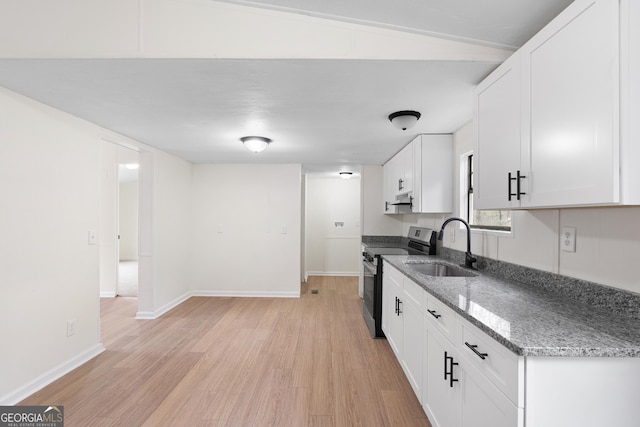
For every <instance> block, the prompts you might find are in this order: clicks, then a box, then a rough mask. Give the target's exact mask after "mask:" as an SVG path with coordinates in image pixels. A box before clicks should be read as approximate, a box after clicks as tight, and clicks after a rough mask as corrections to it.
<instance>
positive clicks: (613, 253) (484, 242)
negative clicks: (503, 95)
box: [403, 124, 640, 292]
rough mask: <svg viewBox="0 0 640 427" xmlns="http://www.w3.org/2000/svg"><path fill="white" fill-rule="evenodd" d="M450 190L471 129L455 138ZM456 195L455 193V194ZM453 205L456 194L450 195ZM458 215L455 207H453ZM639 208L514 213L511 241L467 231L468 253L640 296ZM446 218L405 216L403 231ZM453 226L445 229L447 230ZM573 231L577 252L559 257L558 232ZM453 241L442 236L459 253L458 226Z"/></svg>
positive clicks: (462, 233) (462, 245) (461, 241)
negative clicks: (639, 258) (639, 264)
mask: <svg viewBox="0 0 640 427" xmlns="http://www.w3.org/2000/svg"><path fill="white" fill-rule="evenodd" d="M454 146H455V155H454V166H455V167H454V170H455V171H456V172H454V177H453V179H454V180H455V186H454V189H459V188H460V187H459V179H458V172H457V171H458V170H459V163H460V161H459V156H460V155H462V154H463V153H466V152H468V151H470V150H472V147H473V142H472V136H471V124H468V125H466V126H464V127H463V128H461V129H460V130H459V131H458V132H456V133H455V135H454ZM454 191H456V190H454ZM454 200H458V195H457V194H456V195H455V196H454ZM455 212H456V213H455V215H456V216H458V212H459V210H458V206H457V204H456V207H455ZM639 218H640V207H608V208H580V209H541V210H530V211H513V212H512V224H513V235H512V236H502V237H501V236H500V235H498V234H495V233H493V234H492V233H482V232H475V231H474V232H472V237H471V242H472V252H473V253H475V254H478V255H482V256H485V257H489V258H493V259H498V260H501V261H507V262H510V263H514V264H520V265H524V266H527V267H532V268H536V269H539V270H543V271H549V272H552V273H559V274H563V275H567V276H570V277H576V278H579V279H583V280H589V281H593V282H596V283H600V284H604V285H608V286H612V287H615V288H619V289H625V290H629V291H633V292H640V279H638V274H637V265H636V264H637V255H638V254H639V253H640V227H639V226H638V219H639ZM445 219H446V216H438V215H404V216H403V222H404V227H403V228H404V230H403V232H406V231H407V229H408V227H409V225H413V224H419V225H423V226H429V227H433V228H436V229H440V226H441V224H442V222H443V221H444V220H445ZM453 226H454V224H450V225H448V226H447V230H449V229H450V228H451V227H453ZM563 226H573V227H576V229H577V233H576V234H577V238H576V252H575V253H571V252H562V251H560V250H559V247H560V230H561V228H562V227H563ZM453 229H455V230H456V237H455V242H451V241H450V233H446V237H445V242H444V245H445V246H447V247H451V248H454V249H458V250H461V251H464V250H465V248H466V231H464V230H463V229H460V228H458V227H453Z"/></svg>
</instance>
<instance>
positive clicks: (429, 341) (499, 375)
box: [382, 262, 523, 427]
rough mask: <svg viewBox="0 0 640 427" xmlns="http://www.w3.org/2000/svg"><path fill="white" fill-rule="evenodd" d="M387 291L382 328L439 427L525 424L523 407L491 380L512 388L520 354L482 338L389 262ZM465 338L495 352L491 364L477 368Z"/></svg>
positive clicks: (385, 277) (385, 269) (385, 275)
mask: <svg viewBox="0 0 640 427" xmlns="http://www.w3.org/2000/svg"><path fill="white" fill-rule="evenodd" d="M382 292H383V314H382V315H383V318H382V329H383V331H384V333H385V335H386V337H387V340H388V342H389V345H390V346H391V348H392V349H393V352H394V353H395V355H396V357H397V358H398V361H399V362H400V365H401V366H402V369H403V371H404V373H405V375H406V376H407V379H408V380H409V383H410V384H411V387H412V388H413V391H414V392H415V394H416V396H417V397H418V399H419V400H420V402H421V404H422V406H423V408H424V410H425V413H426V414H427V416H428V417H429V420H430V421H431V423H432V424H433V426H434V427H502V426H505V427H507V426H508V427H521V426H523V422H522V419H523V416H522V414H523V411H522V409H520V408H518V407H517V406H516V404H515V403H513V402H512V401H511V400H510V399H509V398H508V397H507V396H506V395H505V394H504V393H503V392H502V391H501V390H500V389H498V388H497V387H496V385H494V384H493V383H492V381H496V382H498V383H501V382H504V383H506V384H507V386H505V387H506V389H507V390H512V384H511V383H512V381H513V372H514V370H516V381H517V372H519V371H517V369H516V368H517V367H518V366H520V364H519V363H520V360H519V358H518V357H517V356H515V355H513V357H508V356H505V354H504V352H507V353H509V351H508V350H507V349H504V348H500V347H501V346H500V344H498V343H491V342H489V341H487V340H490V338H488V337H484V338H482V339H480V336H479V332H478V330H475V329H472V328H473V326H472V325H470V324H466V323H465V322H464V321H463V320H462V319H460V318H459V316H458V315H457V314H456V313H455V312H454V311H453V310H452V309H450V308H449V307H447V306H446V305H444V304H443V303H441V302H440V301H438V300H437V299H435V298H434V297H433V296H431V295H430V294H428V293H427V292H426V291H425V290H424V289H423V288H422V287H420V286H419V285H418V284H416V283H415V282H414V281H412V280H411V279H409V278H408V277H406V276H405V275H404V274H402V273H401V272H400V271H399V270H397V269H396V268H394V267H393V266H391V264H389V263H387V262H384V264H383V287H382ZM463 325H464V327H463ZM464 339H466V340H467V341H471V342H473V344H471V343H470V345H478V346H480V347H479V348H481V349H482V351H488V352H490V353H491V355H492V361H491V363H490V364H487V365H486V366H484V367H483V366H480V367H476V366H475V363H476V361H473V362H472V361H470V360H469V359H468V358H467V357H468V356H467V355H466V354H465V352H466V351H468V350H469V347H467V346H465V345H464V344H461V340H464ZM471 355H472V357H477V356H476V355H475V354H474V353H471ZM498 356H499V357H498ZM505 361H506V362H505ZM502 365H504V366H502ZM483 369H484V371H483ZM487 375H489V376H490V377H491V380H490V379H488V377H487ZM503 378H506V380H503ZM500 387H501V388H502V387H503V386H502V385H501V386H500ZM517 396H519V394H518V393H517V394H516V397H517Z"/></svg>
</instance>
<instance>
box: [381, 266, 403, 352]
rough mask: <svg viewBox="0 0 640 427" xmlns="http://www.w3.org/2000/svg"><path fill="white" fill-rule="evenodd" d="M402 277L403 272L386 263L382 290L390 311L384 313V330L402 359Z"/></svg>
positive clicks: (392, 346) (393, 348) (390, 343)
mask: <svg viewBox="0 0 640 427" xmlns="http://www.w3.org/2000/svg"><path fill="white" fill-rule="evenodd" d="M402 277H403V276H402V273H400V272H399V271H398V270H396V269H395V268H393V267H392V266H391V265H390V264H388V263H384V265H383V283H382V292H383V298H384V300H385V301H386V304H387V310H388V311H386V312H385V313H383V323H384V325H385V327H386V329H383V331H384V334H385V336H386V337H387V341H388V342H389V345H390V346H391V349H392V350H393V352H394V353H395V354H396V357H397V358H398V360H402V338H403V324H402V311H403V307H402V299H401V297H402V294H401V292H402V280H403V279H402ZM385 315H386V316H387V319H386V320H385V319H384V316H385Z"/></svg>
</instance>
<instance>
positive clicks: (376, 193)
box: [360, 165, 403, 236]
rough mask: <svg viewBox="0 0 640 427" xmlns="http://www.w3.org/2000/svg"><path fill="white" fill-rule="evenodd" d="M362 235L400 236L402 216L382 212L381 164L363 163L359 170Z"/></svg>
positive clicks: (382, 186) (382, 185) (382, 184)
mask: <svg viewBox="0 0 640 427" xmlns="http://www.w3.org/2000/svg"><path fill="white" fill-rule="evenodd" d="M360 176H361V178H360V185H361V190H360V193H361V200H362V201H361V206H362V213H361V228H362V235H363V236H402V235H403V233H402V216H400V215H387V214H385V213H384V195H383V192H382V191H383V188H384V183H383V175H382V166H380V165H364V166H362V168H361V172H360Z"/></svg>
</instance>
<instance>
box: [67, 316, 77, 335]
mask: <svg viewBox="0 0 640 427" xmlns="http://www.w3.org/2000/svg"><path fill="white" fill-rule="evenodd" d="M75 334H76V319H72V320H67V336H68V337H70V336H73V335H75Z"/></svg>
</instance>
